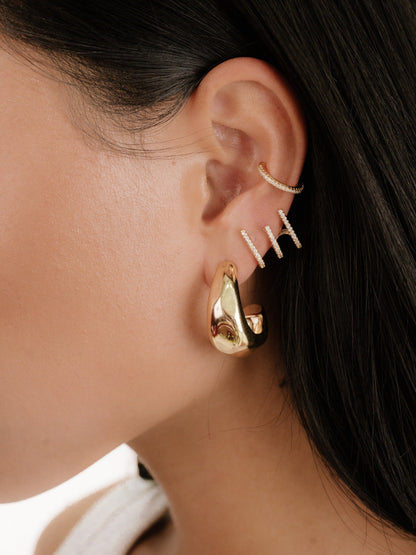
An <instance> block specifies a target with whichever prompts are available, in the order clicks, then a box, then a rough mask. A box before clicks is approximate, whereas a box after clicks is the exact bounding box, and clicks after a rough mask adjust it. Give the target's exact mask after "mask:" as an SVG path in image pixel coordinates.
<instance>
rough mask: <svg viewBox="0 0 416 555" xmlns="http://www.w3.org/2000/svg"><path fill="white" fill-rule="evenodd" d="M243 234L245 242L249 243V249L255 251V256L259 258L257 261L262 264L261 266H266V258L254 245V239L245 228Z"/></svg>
mask: <svg viewBox="0 0 416 555" xmlns="http://www.w3.org/2000/svg"><path fill="white" fill-rule="evenodd" d="M241 235H242V236H243V237H244V240H245V242H246V243H247V245H248V247H249V249H250V250H251V252H252V253H253V255H254V258H255V259H256V260H257V263H258V265H259V266H260V268H264V267H265V266H266V264H265V263H264V260H263V259H262V257H261V256H260V253H259V251H258V250H257V249H256V247H255V246H254V243H253V241H252V240H251V239H250V237H249V236H248V233H247V231H246V230H245V229H242V230H241Z"/></svg>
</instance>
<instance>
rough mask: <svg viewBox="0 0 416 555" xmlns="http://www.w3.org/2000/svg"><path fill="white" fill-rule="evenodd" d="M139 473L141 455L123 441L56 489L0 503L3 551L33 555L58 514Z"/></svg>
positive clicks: (0, 545)
mask: <svg viewBox="0 0 416 555" xmlns="http://www.w3.org/2000/svg"><path fill="white" fill-rule="evenodd" d="M28 472H30V465H28ZM135 475H137V454H136V453H135V451H133V450H132V449H130V447H128V446H127V445H125V444H123V445H120V446H119V447H117V449H114V451H111V453H108V455H106V456H105V457H104V458H102V459H100V460H99V461H97V462H96V463H94V464H93V465H92V466H89V467H88V468H86V469H85V470H84V471H83V472H81V473H80V474H78V475H77V476H74V478H71V479H70V480H68V481H67V482H64V483H63V484H61V485H59V486H57V487H56V488H53V489H51V490H48V491H46V492H44V493H41V494H40V495H36V496H35V497H31V498H30V499H26V500H24V501H18V502H17V503H3V504H0V554H1V555H33V553H34V549H35V546H36V543H37V540H38V538H39V536H40V535H41V533H42V530H43V529H44V528H45V526H46V525H47V524H48V522H49V521H50V520H51V519H52V518H53V517H54V516H55V515H56V514H58V513H59V512H61V511H62V510H63V509H64V508H65V507H67V506H68V505H71V504H72V503H74V502H75V501H77V500H78V499H81V498H82V497H85V496H87V495H89V494H90V493H93V492H94V491H97V490H99V489H101V488H103V487H105V486H107V485H109V484H112V483H113V482H117V481H118V480H121V479H123V478H129V477H130V476H135Z"/></svg>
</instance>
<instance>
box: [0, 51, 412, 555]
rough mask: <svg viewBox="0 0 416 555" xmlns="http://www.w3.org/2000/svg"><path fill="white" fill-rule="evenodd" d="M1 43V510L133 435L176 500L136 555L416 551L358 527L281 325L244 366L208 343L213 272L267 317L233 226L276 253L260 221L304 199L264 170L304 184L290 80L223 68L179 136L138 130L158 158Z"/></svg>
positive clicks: (247, 63)
mask: <svg viewBox="0 0 416 555" xmlns="http://www.w3.org/2000/svg"><path fill="white" fill-rule="evenodd" d="M6 46H7V44H6ZM8 50H9V49H8V48H5V49H4V50H1V51H0V128H1V134H0V166H1V173H0V191H1V195H0V221H1V222H2V224H1V228H0V326H1V331H0V357H1V372H0V397H1V400H0V438H1V443H0V445H1V451H0V502H11V501H17V500H19V499H23V498H27V497H29V496H32V495H35V494H37V493H40V492H41V491H44V490H46V489H48V488H52V487H54V486H56V485H57V484H59V483H61V482H62V481H64V480H66V479H68V478H70V477H71V476H73V475H75V474H76V473H78V472H80V471H81V470H82V469H84V468H85V467H86V466H88V465H90V464H92V463H93V462H94V461H96V460H97V459H99V458H100V457H102V456H103V455H104V454H106V453H107V452H109V451H110V450H112V449H113V448H114V447H116V446H117V445H119V444H121V443H123V442H126V443H128V444H129V445H130V446H131V447H132V448H134V449H135V450H136V451H137V453H138V455H139V458H140V460H142V461H143V462H144V463H145V464H146V466H147V467H148V468H149V471H150V472H151V474H152V475H153V476H154V477H155V478H156V479H157V480H158V482H159V483H160V485H161V486H162V487H163V489H164V490H165V492H166V494H167V496H168V499H169V503H170V510H171V519H172V520H171V523H170V525H169V527H168V528H167V529H165V531H164V533H163V534H162V535H155V536H154V537H150V538H149V539H148V540H146V542H145V543H143V544H141V545H138V546H137V548H136V549H135V550H134V553H136V554H140V553H141V554H145V553H149V554H150V553H158V554H162V553H166V554H170V555H173V554H175V555H178V554H181V555H191V554H192V555H195V554H196V553H198V555H208V554H210V555H212V554H214V553H215V554H216V555H233V554H235V555H237V554H238V555H244V554H247V555H248V554H250V555H252V554H253V553H261V554H262V555H268V554H276V553H279V555H289V554H290V555H292V554H293V553H308V554H319V555H322V554H334V553H337V554H345V555H347V554H348V555H351V554H352V553H354V554H367V553H388V552H389V550H392V552H393V553H414V552H415V551H416V549H415V543H414V541H412V540H405V539H401V538H400V537H399V534H397V533H396V532H391V531H389V530H388V529H387V528H386V529H385V530H383V529H382V528H380V527H377V526H374V525H373V524H372V522H371V520H369V519H366V517H365V515H363V514H362V513H360V512H359V511H358V510H357V509H356V508H355V507H354V506H353V504H352V503H350V501H348V500H347V498H346V497H345V496H344V495H342V494H341V493H340V491H339V490H338V489H337V487H336V486H335V484H334V483H333V482H332V481H331V480H330V479H329V477H328V473H327V471H326V470H325V467H324V465H323V464H322V463H321V462H320V460H319V458H318V457H317V456H314V454H313V452H312V450H311V447H310V445H309V443H308V441H307V438H306V436H305V433H304V431H303V429H302V427H301V426H300V424H299V422H298V419H297V416H296V414H295V413H294V412H293V411H292V410H291V409H290V405H289V403H288V402H287V391H286V389H285V387H280V386H279V381H280V380H281V378H282V377H283V375H284V366H283V363H282V361H281V360H280V356H279V344H278V330H276V329H274V327H273V323H272V324H271V333H270V338H269V340H268V342H267V343H266V344H265V345H264V346H263V347H261V348H260V349H258V350H257V351H256V352H254V353H253V354H252V355H251V356H250V357H249V358H245V359H238V358H232V357H228V356H226V355H222V354H221V353H219V352H217V351H216V350H215V349H214V348H213V347H212V345H211V344H210V342H209V340H208V334H207V329H206V311H207V307H206V303H207V299H208V293H209V286H210V284H211V281H212V277H213V275H214V272H215V269H216V266H217V264H218V263H219V262H220V261H222V260H225V259H229V260H232V261H233V262H234V263H236V264H237V266H238V270H239V282H240V286H241V292H242V297H243V300H244V303H246V304H249V303H251V302H263V303H264V304H265V305H266V307H267V297H268V295H267V287H266V286H265V284H267V276H268V275H269V274H267V269H265V270H263V272H264V274H262V276H263V275H264V276H265V278H264V279H258V272H259V270H256V264H257V263H256V261H255V259H254V258H253V256H252V254H251V252H250V251H249V249H248V248H247V245H246V244H245V243H244V241H243V240H242V238H241V235H240V230H241V229H242V228H245V229H246V230H248V232H249V233H250V235H251V237H252V238H253V241H254V242H255V244H256V246H257V248H258V250H259V251H260V253H261V254H262V255H264V254H265V253H266V252H267V251H268V249H269V248H270V243H269V239H268V237H267V235H266V233H265V232H264V231H263V228H264V226H265V225H270V226H271V227H272V230H273V232H274V233H275V234H276V235H277V233H278V232H279V230H280V228H281V226H282V222H281V221H280V218H279V216H278V214H277V210H278V209H283V210H284V212H285V213H287V214H289V220H290V207H291V204H292V202H293V201H294V198H295V196H294V195H293V194H291V193H286V192H283V191H279V190H277V189H275V188H273V187H271V186H270V185H269V184H267V183H266V182H265V181H264V180H263V179H262V178H261V176H260V174H259V173H258V171H257V164H258V163H259V162H260V161H264V162H266V164H267V167H268V168H269V170H270V172H271V173H272V175H274V176H275V177H276V178H277V179H279V180H280V181H283V182H285V183H288V184H291V185H295V184H296V183H297V182H298V179H299V176H300V174H301V171H302V167H303V164H304V160H305V155H306V151H307V130H306V126H305V117H304V114H303V113H302V110H301V108H300V106H299V104H298V102H297V100H296V98H295V96H294V94H293V93H292V91H291V90H290V87H289V86H288V85H287V83H285V81H284V80H283V79H282V78H281V76H280V75H279V74H278V73H277V72H276V71H275V70H274V69H272V68H271V67H270V66H269V65H267V64H266V63H264V62H262V61H260V60H256V59H251V58H250V59H249V58H235V59H232V60H228V61H226V62H225V63H223V64H221V65H219V66H217V67H216V68H214V69H213V70H212V71H210V72H209V73H208V74H207V76H206V77H205V78H204V79H203V81H202V82H201V84H200V85H199V87H198V89H197V90H196V91H195V93H194V94H193V95H192V97H191V98H190V99H189V100H188V102H187V103H186V105H185V106H184V108H183V109H182V110H181V111H180V112H179V113H178V114H177V115H175V116H174V117H173V118H172V119H171V120H170V121H169V122H168V123H165V124H164V125H162V126H159V127H158V128H155V129H153V130H149V131H145V132H143V133H141V134H140V135H138V134H131V136H129V140H130V142H132V141H133V142H135V143H136V144H137V146H138V147H139V146H142V147H143V146H144V148H145V149H147V151H155V150H158V152H157V153H155V152H153V154H149V152H147V153H143V152H138V153H136V154H134V155H129V156H127V155H124V154H122V153H120V152H117V151H111V150H109V149H108V148H106V147H105V145H103V144H101V143H100V142H99V141H96V140H94V138H92V137H91V136H90V135H88V134H86V133H84V132H83V130H84V131H85V128H86V126H85V121H86V120H85V119H83V118H82V117H81V115H82V111H83V110H85V111H87V110H91V111H90V112H89V113H88V118H87V121H97V117H98V116H100V114H99V112H98V113H97V111H94V110H95V109H93V108H92V107H91V108H88V104H87V103H86V102H83V99H82V97H81V93H80V92H79V91H78V90H77V88H76V87H73V86H70V85H69V84H68V83H66V82H64V81H62V80H58V79H56V77H57V76H58V73H57V71H56V70H55V69H54V68H52V67H50V66H49V67H48V72H47V73H45V72H42V71H39V69H37V68H36V67H33V66H31V65H30V64H29V63H27V61H24V60H22V59H20V58H19V57H18V56H17V55H13V54H12V53H10V52H9V51H8ZM26 54H29V58H30V56H33V58H35V57H36V56H37V57H38V55H36V56H35V53H34V52H31V51H30V50H29V51H27V52H26ZM43 61H45V62H46V66H48V64H47V60H46V58H45V60H43ZM85 115H87V112H85ZM99 122H100V129H101V131H103V132H104V133H105V135H106V136H107V137H111V139H112V140H114V141H117V140H119V139H121V132H120V130H117V129H116V128H115V126H114V124H113V123H112V122H109V121H106V120H105V119H104V117H102V119H101V120H99ZM133 123H134V122H133ZM123 138H124V139H125V134H124V136H123ZM160 149H163V150H162V151H161V150H160ZM300 239H301V238H300ZM285 244H286V253H287V254H286V255H287V256H302V252H301V251H297V250H296V249H294V248H293V250H290V248H289V247H290V243H289V242H287V243H285ZM261 284H263V286H261ZM45 555H46V553H45Z"/></svg>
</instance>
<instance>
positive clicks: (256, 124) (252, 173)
mask: <svg viewBox="0 0 416 555" xmlns="http://www.w3.org/2000/svg"><path fill="white" fill-rule="evenodd" d="M189 110H190V112H189V113H188V116H190V117H191V118H194V124H196V125H199V126H203V128H207V127H209V128H211V129H212V131H213V133H212V134H211V135H210V139H209V140H208V141H207V144H206V150H205V153H206V154H207V158H206V165H205V168H204V171H205V178H206V183H207V189H208V194H207V200H206V204H205V206H204V209H203V212H202V214H201V225H202V233H203V234H204V236H205V239H206V252H205V257H204V262H205V268H204V274H205V279H206V282H207V285H210V284H211V281H212V278H213V275H214V273H215V270H216V267H217V264H218V263H219V262H220V261H222V260H231V261H232V262H234V263H235V264H236V265H237V267H238V269H239V280H240V281H241V282H243V281H245V279H247V278H248V277H249V276H250V275H251V274H252V273H253V271H254V270H255V268H256V266H257V261H256V259H255V258H254V256H253V254H252V252H251V251H250V249H249V248H248V246H247V243H246V242H245V240H244V239H243V237H242V235H241V230H242V229H244V230H246V231H247V233H248V235H249V236H250V237H251V239H252V241H253V243H254V244H255V246H256V248H257V250H258V251H259V253H260V255H261V256H263V255H264V254H265V253H266V251H268V250H269V248H270V247H271V242H270V239H269V237H268V235H267V233H266V232H265V231H264V228H265V226H270V228H271V229H272V232H273V234H274V235H275V236H277V235H278V233H279V231H280V230H281V228H282V225H283V222H282V219H281V217H280V216H279V213H278V210H279V209H281V210H283V211H284V213H285V214H288V212H289V210H290V206H291V204H292V201H293V199H294V196H295V195H294V193H292V192H286V191H282V190H280V189H277V188H275V187H273V186H272V185H271V184H269V183H267V182H266V181H265V179H264V178H263V177H262V176H261V174H260V172H259V169H258V165H259V163H260V162H264V163H265V165H266V167H267V169H268V171H269V172H270V174H271V175H272V176H273V177H275V178H276V179H278V180H279V181H281V182H283V183H285V184H287V185H290V186H295V185H297V183H298V180H299V178H300V175H301V172H302V168H303V164H304V159H305V155H306V149H307V133H306V125H305V120H304V117H303V114H302V110H301V108H300V105H299V103H298V102H297V100H296V98H295V95H294V94H293V92H292V91H291V90H290V88H289V86H288V84H287V83H286V82H285V81H284V79H283V78H282V77H281V76H280V75H279V74H278V73H277V72H276V71H275V70H274V69H273V68H272V67H271V66H269V65H268V64H267V63H265V62H263V61H261V60H257V59H254V58H233V59H231V60H228V61H226V62H224V63H222V64H220V65H218V66H217V67H215V68H214V69H213V70H211V71H210V72H209V73H208V74H207V75H206V76H205V78H204V79H203V80H202V81H201V83H200V85H199V87H198V89H197V90H196V91H195V93H194V95H193V97H192V98H191V100H190V105H189ZM199 128H201V127H199ZM289 218H290V217H289Z"/></svg>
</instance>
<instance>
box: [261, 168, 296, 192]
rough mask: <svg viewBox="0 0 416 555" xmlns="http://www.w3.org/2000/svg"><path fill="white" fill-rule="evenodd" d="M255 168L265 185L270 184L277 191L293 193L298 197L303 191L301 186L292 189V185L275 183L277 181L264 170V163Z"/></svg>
mask: <svg viewBox="0 0 416 555" xmlns="http://www.w3.org/2000/svg"><path fill="white" fill-rule="evenodd" d="M257 168H258V170H259V172H260V173H261V175H262V177H263V179H265V181H267V183H270V185H273V187H276V188H277V189H281V190H282V191H286V192H287V193H294V194H295V195H298V194H299V193H301V192H302V191H303V185H300V186H298V185H296V186H295V187H292V185H285V184H284V183H282V182H281V181H277V179H275V178H274V177H272V176H271V175H270V174H269V172H268V171H267V169H266V164H265V163H264V162H260V164H259V165H258V166H257Z"/></svg>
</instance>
